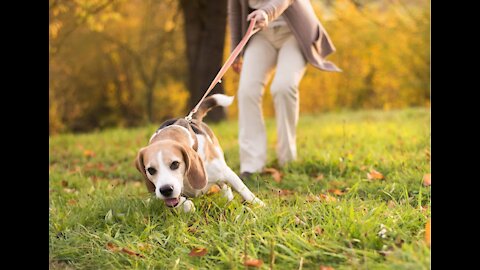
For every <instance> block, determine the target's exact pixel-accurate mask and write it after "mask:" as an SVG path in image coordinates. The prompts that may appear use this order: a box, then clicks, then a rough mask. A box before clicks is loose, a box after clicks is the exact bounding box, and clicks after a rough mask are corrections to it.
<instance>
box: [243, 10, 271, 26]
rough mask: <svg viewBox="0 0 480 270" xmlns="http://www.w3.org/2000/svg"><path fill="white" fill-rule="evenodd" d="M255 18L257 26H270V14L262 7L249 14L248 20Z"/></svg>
mask: <svg viewBox="0 0 480 270" xmlns="http://www.w3.org/2000/svg"><path fill="white" fill-rule="evenodd" d="M253 18H255V20H256V22H255V26H256V27H258V28H260V29H261V28H264V27H267V26H268V16H267V13H266V12H265V11H263V10H261V9H257V10H255V11H253V12H252V13H250V14H248V16H247V21H250V20H251V19H253Z"/></svg>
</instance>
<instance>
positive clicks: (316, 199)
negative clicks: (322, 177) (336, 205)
mask: <svg viewBox="0 0 480 270" xmlns="http://www.w3.org/2000/svg"><path fill="white" fill-rule="evenodd" d="M305 200H306V201H307V202H319V201H320V197H318V196H315V195H308V196H307V198H306V199H305Z"/></svg>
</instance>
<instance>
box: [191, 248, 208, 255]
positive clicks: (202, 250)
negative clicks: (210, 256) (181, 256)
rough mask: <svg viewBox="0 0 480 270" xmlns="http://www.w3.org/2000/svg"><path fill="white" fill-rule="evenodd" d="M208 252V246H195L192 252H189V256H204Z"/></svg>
mask: <svg viewBox="0 0 480 270" xmlns="http://www.w3.org/2000/svg"><path fill="white" fill-rule="evenodd" d="M205 254H207V249H206V248H193V249H192V250H191V251H190V253H188V256H191V257H202V256H205Z"/></svg>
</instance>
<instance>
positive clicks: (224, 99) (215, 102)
mask: <svg viewBox="0 0 480 270" xmlns="http://www.w3.org/2000/svg"><path fill="white" fill-rule="evenodd" d="M232 102H233V97H232V96H227V95H223V94H214V95H211V96H209V97H207V98H206V99H204V100H203V102H202V103H201V104H200V106H199V107H198V111H197V112H196V113H194V114H193V116H192V118H193V119H196V120H198V121H202V119H203V117H205V115H207V113H208V111H210V110H211V109H212V108H214V107H216V106H223V107H227V106H229V105H230V104H232Z"/></svg>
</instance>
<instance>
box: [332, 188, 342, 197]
mask: <svg viewBox="0 0 480 270" xmlns="http://www.w3.org/2000/svg"><path fill="white" fill-rule="evenodd" d="M328 192H330V193H333V194H335V195H338V196H340V195H343V194H345V192H343V191H341V190H340V189H329V190H328Z"/></svg>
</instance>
